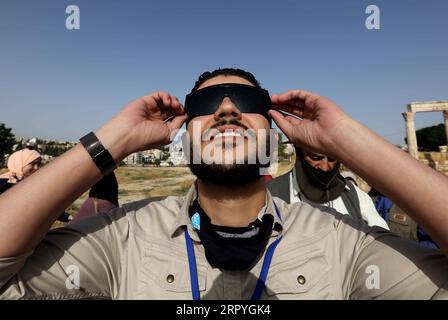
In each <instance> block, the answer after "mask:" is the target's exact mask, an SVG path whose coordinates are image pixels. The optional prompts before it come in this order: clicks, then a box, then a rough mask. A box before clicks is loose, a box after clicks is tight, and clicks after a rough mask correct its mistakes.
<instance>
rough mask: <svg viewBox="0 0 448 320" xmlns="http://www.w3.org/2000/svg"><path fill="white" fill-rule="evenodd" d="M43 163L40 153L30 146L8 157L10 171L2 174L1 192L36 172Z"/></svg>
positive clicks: (0, 178)
mask: <svg viewBox="0 0 448 320" xmlns="http://www.w3.org/2000/svg"><path fill="white" fill-rule="evenodd" d="M41 164H42V158H41V156H40V153H39V152H37V151H35V150H30V149H28V148H26V149H22V150H19V151H16V152H14V153H13V154H11V156H10V157H9V158H8V165H7V166H8V172H6V173H5V174H2V175H1V176H0V194H2V193H3V192H5V191H6V190H8V189H9V188H11V187H12V186H14V185H15V184H16V183H18V182H19V181H22V180H23V179H25V178H27V177H29V176H30V175H32V174H33V173H34V172H36V171H37V170H38V169H39V168H40V166H41Z"/></svg>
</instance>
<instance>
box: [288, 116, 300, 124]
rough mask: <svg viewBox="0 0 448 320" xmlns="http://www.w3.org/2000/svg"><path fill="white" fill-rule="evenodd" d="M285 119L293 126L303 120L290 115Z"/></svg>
mask: <svg viewBox="0 0 448 320" xmlns="http://www.w3.org/2000/svg"><path fill="white" fill-rule="evenodd" d="M285 119H286V121H288V122H289V123H290V124H292V125H293V126H296V125H300V124H301V122H302V121H303V120H299V119H297V118H294V117H291V116H286V117H285Z"/></svg>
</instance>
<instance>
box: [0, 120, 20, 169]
mask: <svg viewBox="0 0 448 320" xmlns="http://www.w3.org/2000/svg"><path fill="white" fill-rule="evenodd" d="M15 143H16V139H15V136H14V134H13V133H12V129H11V128H7V127H6V126H5V124H4V123H0V166H3V165H4V160H5V155H7V154H10V153H11V151H12V147H13V146H14V144H15Z"/></svg>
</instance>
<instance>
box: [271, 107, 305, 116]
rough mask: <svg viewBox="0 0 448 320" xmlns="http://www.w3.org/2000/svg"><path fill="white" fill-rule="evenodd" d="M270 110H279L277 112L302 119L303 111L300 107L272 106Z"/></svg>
mask: <svg viewBox="0 0 448 320" xmlns="http://www.w3.org/2000/svg"><path fill="white" fill-rule="evenodd" d="M272 109H274V110H279V111H285V112H287V113H291V114H293V115H296V116H298V117H300V118H303V109H302V108H300V107H296V106H288V105H273V106H272ZM280 113H281V112H280Z"/></svg>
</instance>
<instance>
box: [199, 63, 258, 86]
mask: <svg viewBox="0 0 448 320" xmlns="http://www.w3.org/2000/svg"><path fill="white" fill-rule="evenodd" d="M222 75H224V76H237V77H240V78H243V79H246V80H247V81H249V82H250V83H252V84H253V85H254V86H255V87H257V88H259V89H261V85H260V82H258V80H257V79H256V78H255V76H254V75H253V74H252V73H250V72H248V71H245V70H243V69H235V68H222V69H221V68H220V69H216V70H213V71H211V72H210V71H206V72H204V73H203V74H201V75H200V76H199V78H198V80H197V81H196V83H195V84H194V87H193V89H191V92H194V91H196V90H197V89H198V88H199V87H200V86H201V84H203V83H204V82H205V81H207V80H208V79H211V78H214V77H217V76H222Z"/></svg>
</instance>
